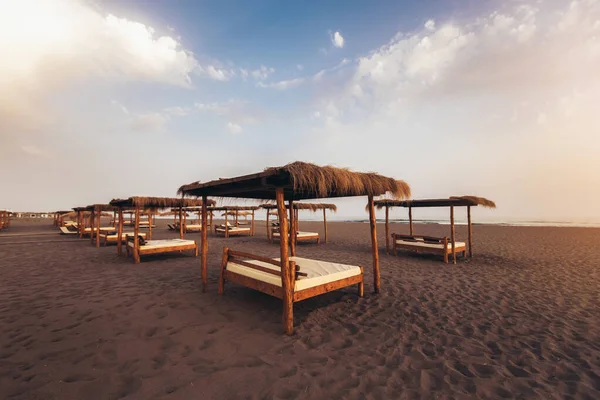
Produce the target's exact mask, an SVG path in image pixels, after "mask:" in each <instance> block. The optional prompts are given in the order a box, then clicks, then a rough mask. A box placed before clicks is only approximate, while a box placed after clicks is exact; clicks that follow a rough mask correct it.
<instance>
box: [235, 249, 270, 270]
mask: <svg viewBox="0 0 600 400" xmlns="http://www.w3.org/2000/svg"><path fill="white" fill-rule="evenodd" d="M229 255H230V256H232V257H237V258H249V259H251V260H257V261H262V262H265V263H269V264H272V265H275V266H276V267H279V268H281V262H280V261H276V260H273V259H272V258H269V257H265V256H259V255H256V254H252V253H246V252H243V251H234V250H229Z"/></svg>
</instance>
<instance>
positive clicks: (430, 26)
mask: <svg viewBox="0 0 600 400" xmlns="http://www.w3.org/2000/svg"><path fill="white" fill-rule="evenodd" d="M424 26H425V29H427V30H428V31H432V30H434V29H435V21H434V20H432V19H430V20H428V21H427V22H425V25H424Z"/></svg>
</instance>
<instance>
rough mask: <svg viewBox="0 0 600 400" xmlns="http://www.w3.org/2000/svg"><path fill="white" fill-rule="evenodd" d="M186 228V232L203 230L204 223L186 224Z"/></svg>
mask: <svg viewBox="0 0 600 400" xmlns="http://www.w3.org/2000/svg"><path fill="white" fill-rule="evenodd" d="M184 228H185V231H186V232H200V231H202V224H185V225H184Z"/></svg>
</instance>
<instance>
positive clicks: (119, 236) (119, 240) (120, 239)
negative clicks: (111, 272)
mask: <svg viewBox="0 0 600 400" xmlns="http://www.w3.org/2000/svg"><path fill="white" fill-rule="evenodd" d="M125 245H127V243H125ZM122 253H123V209H122V208H120V207H119V225H118V227H117V255H119V256H120V255H121V254H122Z"/></svg>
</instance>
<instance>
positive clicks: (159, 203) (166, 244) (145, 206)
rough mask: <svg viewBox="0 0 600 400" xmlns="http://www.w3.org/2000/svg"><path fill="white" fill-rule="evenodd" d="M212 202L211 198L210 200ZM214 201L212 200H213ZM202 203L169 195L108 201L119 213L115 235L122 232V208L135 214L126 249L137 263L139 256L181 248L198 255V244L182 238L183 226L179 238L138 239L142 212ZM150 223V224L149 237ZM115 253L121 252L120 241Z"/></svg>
mask: <svg viewBox="0 0 600 400" xmlns="http://www.w3.org/2000/svg"><path fill="white" fill-rule="evenodd" d="M211 202H212V200H211ZM213 203H214V202H213ZM202 204H204V203H203V202H202V201H199V200H191V199H182V198H171V197H129V198H128V199H114V200H112V201H111V202H110V205H111V206H114V207H117V209H118V213H119V223H118V227H117V235H118V236H121V235H122V233H123V212H124V210H133V212H134V215H135V220H134V234H133V237H131V238H130V237H127V241H126V249H127V254H129V252H130V250H131V252H132V253H133V262H134V263H136V264H138V263H139V262H140V257H141V256H142V255H146V254H158V253H169V252H179V251H183V250H193V251H194V254H195V256H198V245H197V244H196V242H195V241H193V240H185V239H183V230H182V229H183V227H182V229H180V232H179V234H180V238H179V239H165V240H147V241H145V240H142V241H140V237H139V231H140V215H141V214H142V213H143V212H148V213H155V212H157V211H159V210H162V209H165V208H177V209H178V210H179V212H180V213H182V211H181V210H182V209H183V208H184V207H197V206H199V205H202ZM151 232H152V224H150V231H149V232H148V233H149V235H150V237H151ZM130 239H131V240H130ZM117 253H118V254H119V255H121V254H122V249H121V241H119V242H117Z"/></svg>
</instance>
